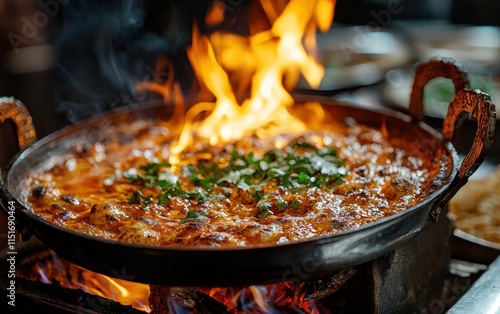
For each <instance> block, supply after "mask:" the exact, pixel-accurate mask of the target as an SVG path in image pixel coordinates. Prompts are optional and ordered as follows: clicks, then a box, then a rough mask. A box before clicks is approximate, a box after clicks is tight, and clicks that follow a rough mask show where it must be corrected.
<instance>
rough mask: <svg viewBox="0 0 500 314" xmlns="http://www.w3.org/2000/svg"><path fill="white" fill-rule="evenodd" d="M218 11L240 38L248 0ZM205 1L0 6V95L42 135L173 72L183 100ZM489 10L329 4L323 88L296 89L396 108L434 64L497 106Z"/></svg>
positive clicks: (491, 5) (2, 2) (435, 91)
mask: <svg viewBox="0 0 500 314" xmlns="http://www.w3.org/2000/svg"><path fill="white" fill-rule="evenodd" d="M216 2H222V3H225V5H226V16H225V20H224V23H222V24H221V25H218V26H217V27H219V28H227V29H231V30H236V31H238V32H243V33H244V32H245V26H244V25H245V24H244V18H245V16H246V13H247V12H248V7H249V6H250V4H251V1H244V0H226V1H221V0H218V1H216ZM213 3H214V1H213V0H210V1H205V0H188V1H169V0H162V1H158V0H149V1H143V0H122V1H116V0H107V1H97V0H92V1H90V0H85V1H83V0H0V96H14V97H16V98H18V99H20V100H22V101H23V102H24V103H25V104H26V106H27V107H28V109H29V111H30V113H31V115H32V116H33V120H34V125H35V128H36V130H37V134H38V137H39V138H41V137H44V136H45V135H47V134H49V133H52V132H54V131H55V130H57V129H59V128H61V127H63V126H65V125H68V124H70V123H73V122H76V121H78V120H81V119H83V118H86V117H89V116H92V115H95V114H97V113H99V112H103V111H106V110H109V109H112V108H114V107H118V106H121V105H130V104H133V103H141V102H147V101H150V100H151V97H153V96H151V95H145V94H143V93H141V92H140V91H138V90H137V89H136V86H137V83H138V82H140V81H144V80H146V81H148V80H149V81H156V82H163V81H164V80H166V79H168V77H169V76H170V75H172V74H173V72H175V80H176V81H178V82H179V84H180V86H181V87H182V89H183V91H184V92H185V93H189V91H190V90H191V88H192V79H193V75H192V70H191V67H190V65H189V62H188V60H187V57H186V54H185V51H186V48H187V47H188V46H189V44H190V37H191V30H192V24H193V21H197V23H198V25H200V28H201V31H202V32H210V31H212V30H213V28H211V27H209V26H207V25H205V23H204V17H205V14H206V12H207V8H209V7H210V6H211V5H212V4H213ZM498 12H500V2H499V1H496V0H481V1H472V0H440V1H432V0H401V1H398V0H338V1H337V6H336V11H335V18H334V25H333V27H332V29H331V30H330V32H328V33H327V34H319V35H318V44H319V47H318V58H319V60H320V61H321V62H323V64H324V65H325V67H326V76H325V79H324V80H323V82H322V84H321V86H320V87H319V88H315V89H312V88H311V87H309V86H307V84H306V83H304V82H301V83H299V85H298V86H297V91H296V92H300V93H317V94H323V95H329V96H332V97H337V98H339V99H347V100H352V101H356V102H358V103H361V104H365V105H367V106H382V107H386V106H387V107H391V108H393V109H396V110H400V111H405V110H406V109H407V108H406V106H407V101H408V97H409V92H410V86H411V81H412V68H413V66H414V64H415V63H417V62H419V61H422V60H426V59H428V58H430V57H432V56H437V55H442V56H449V57H456V58H457V59H459V60H460V61H462V62H463V64H464V65H465V67H466V68H468V69H469V70H470V72H471V74H472V75H473V77H474V79H473V80H474V84H476V86H477V88H481V89H484V90H486V91H487V92H489V93H491V96H492V98H493V101H495V98H496V97H497V96H496V93H497V92H498V90H499V89H498V88H497V86H498V74H499V73H500V31H499V29H498V28H497V26H500V18H499V17H498ZM158 60H165V62H157V61H158ZM166 64H169V65H171V67H169V66H166ZM446 84H448V83H447V82H437V83H435V84H434V85H435V86H433V87H432V90H431V91H430V92H429V93H431V94H430V95H429V97H428V102H429V105H427V107H426V110H427V111H426V114H427V118H428V119H429V121H430V123H434V124H435V125H437V126H439V123H440V120H439V119H440V118H441V117H442V115H443V110H446V101H447V97H453V96H452V95H451V96H450V95H449V94H450V91H449V89H450V86H449V84H448V85H446ZM153 98H154V97H153ZM497 101H498V100H497ZM443 106H444V107H443ZM443 108H444V109H443ZM14 134H15V132H14V126H13V124H12V123H11V122H9V121H7V122H5V123H2V124H0V152H1V153H0V166H1V167H2V168H3V167H4V166H5V165H6V164H7V162H8V161H9V160H10V159H11V158H12V156H13V155H14V154H15V153H16V151H17V149H18V148H17V146H16V145H17V144H16V139H15V136H14ZM495 158H496V157H494V158H493V159H491V158H490V159H491V163H492V164H494V165H496V163H497V160H496V159H495ZM0 217H2V218H0V219H3V216H2V215H0ZM4 225H5V223H0V226H2V227H3V226H4Z"/></svg>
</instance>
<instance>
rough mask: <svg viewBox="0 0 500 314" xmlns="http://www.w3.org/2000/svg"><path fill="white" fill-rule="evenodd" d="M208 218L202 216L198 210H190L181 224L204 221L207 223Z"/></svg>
mask: <svg viewBox="0 0 500 314" xmlns="http://www.w3.org/2000/svg"><path fill="white" fill-rule="evenodd" d="M207 220H208V218H207V217H206V216H204V215H202V214H200V212H198V211H196V210H190V211H188V213H187V215H186V217H184V218H183V219H182V220H181V224H184V223H186V222H203V221H207Z"/></svg>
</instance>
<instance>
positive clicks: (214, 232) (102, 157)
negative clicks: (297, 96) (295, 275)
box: [24, 119, 449, 247]
mask: <svg viewBox="0 0 500 314" xmlns="http://www.w3.org/2000/svg"><path fill="white" fill-rule="evenodd" d="M110 128H112V130H110V131H108V132H106V134H107V135H106V136H105V137H104V138H103V139H102V140H99V141H95V142H93V143H92V142H89V143H79V144H75V145H74V147H72V149H71V152H70V153H68V154H66V155H64V156H61V157H60V158H59V160H58V161H57V162H53V163H52V164H51V166H49V167H45V169H40V171H38V173H33V174H32V175H31V176H30V177H27V178H25V180H24V184H25V188H26V189H25V190H26V194H25V198H26V200H25V201H26V202H27V203H28V204H29V207H31V208H32V209H33V211H34V213H35V214H36V215H38V216H40V217H42V218H43V219H45V220H46V221H48V222H50V223H53V224H55V225H58V226H61V227H64V228H66V229H70V230H74V231H77V232H81V233H85V234H88V235H91V236H96V237H101V238H105V239H110V240H116V241H123V242H128V243H135V244H145V245H152V246H168V247H241V246H258V245H276V244H281V243H287V242H291V241H300V240H307V239H312V238H316V237H320V236H326V235H333V234H337V233H339V232H342V231H346V230H350V229H353V228H358V227H360V226H363V225H366V224H369V223H371V222H375V221H378V220H380V219H383V218H385V217H388V216H391V215H394V214H396V213H399V212H401V211H404V210H407V209H408V208H410V207H412V206H414V205H416V204H418V203H419V202H420V201H421V200H422V199H423V198H424V197H426V196H427V195H428V194H429V193H431V192H433V191H434V190H436V189H437V188H439V186H440V185H442V179H443V176H444V175H445V174H446V173H447V172H448V167H449V166H448V164H449V161H448V159H449V157H448V156H447V154H446V150H445V149H444V148H443V147H442V146H441V147H440V145H441V143H440V142H439V141H438V140H434V139H433V138H431V139H432V140H434V141H435V142H436V143H434V144H433V145H436V147H438V149H436V147H433V149H422V146H420V145H418V143H416V142H415V141H413V142H412V141H409V140H408V139H407V138H403V137H401V138H399V137H397V136H394V135H392V136H389V135H388V134H387V132H385V130H384V128H381V129H380V128H374V127H368V126H365V125H362V124H359V123H356V122H355V121H354V120H352V119H348V120H346V121H345V122H335V121H330V122H328V123H324V124H323V125H321V126H320V127H318V128H309V129H306V130H305V131H301V132H300V133H299V134H292V133H286V134H283V133H281V134H275V135H273V136H271V137H267V138H259V137H258V136H256V135H255V134H253V135H246V136H244V137H242V138H241V139H239V140H237V141H229V142H226V143H219V144H217V145H215V146H214V145H210V144H209V143H208V142H207V141H203V140H202V139H197V138H194V141H193V143H194V144H193V145H192V146H191V147H189V148H187V149H185V150H183V151H182V153H181V154H179V155H178V156H176V162H175V163H172V162H169V160H171V158H170V157H171V147H172V145H173V143H175V138H176V137H175V136H176V135H175V134H172V132H171V128H170V126H169V124H168V123H166V122H162V121H153V120H151V121H134V122H132V123H130V124H119V125H115V126H111V127H110Z"/></svg>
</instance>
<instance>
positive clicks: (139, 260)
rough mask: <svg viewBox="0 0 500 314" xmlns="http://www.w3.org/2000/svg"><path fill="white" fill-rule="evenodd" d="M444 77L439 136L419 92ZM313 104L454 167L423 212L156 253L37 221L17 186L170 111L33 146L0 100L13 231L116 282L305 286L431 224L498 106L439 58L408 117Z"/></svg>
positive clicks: (100, 121) (23, 122)
mask: <svg viewBox="0 0 500 314" xmlns="http://www.w3.org/2000/svg"><path fill="white" fill-rule="evenodd" d="M438 76H442V77H447V78H450V79H451V80H452V81H453V82H454V84H455V91H456V97H455V99H454V100H453V101H452V103H451V104H450V108H449V110H448V114H447V116H446V118H445V120H444V123H443V130H442V133H440V132H438V131H437V130H435V129H433V128H431V127H429V126H428V125H426V124H424V123H423V122H421V121H420V120H421V118H422V116H423V108H422V94H423V87H424V85H425V84H426V83H427V82H428V81H429V80H430V79H432V78H434V77H438ZM312 97H313V96H307V98H306V99H301V98H300V97H297V103H300V102H301V101H305V100H315V101H319V102H320V103H321V104H322V106H323V108H324V109H325V110H326V111H327V112H329V113H331V114H332V116H334V117H335V118H336V119H339V121H340V120H343V119H346V118H353V119H355V120H356V121H357V122H358V123H362V124H366V125H368V126H374V127H380V126H381V125H382V124H384V125H385V126H386V128H387V132H388V134H389V136H391V134H392V135H398V136H402V137H404V138H407V139H408V140H410V141H415V142H416V143H418V145H427V146H426V147H427V149H429V147H431V148H432V145H434V144H432V143H443V146H444V147H445V150H446V153H447V154H448V157H449V158H448V159H449V160H450V163H449V171H448V174H447V175H446V176H445V178H444V179H443V180H442V182H441V185H440V187H439V188H438V189H437V190H435V191H434V192H432V193H431V194H429V195H427V196H426V197H424V198H423V199H422V201H421V202H420V203H419V204H417V205H415V206H412V207H410V208H408V209H406V210H404V211H402V212H400V213H398V214H395V215H393V216H390V217H386V218H384V219H382V220H379V221H376V222H373V223H370V224H368V225H365V226H362V227H360V228H357V229H352V230H348V231H344V232H341V233H337V234H332V235H328V236H321V237H316V238H312V239H309V240H303V241H297V242H290V243H285V244H279V245H266V246H253V247H235V248H212V247H156V246H147V245H138V244H130V243H125V242H118V241H113V240H107V239H103V238H99V237H94V236H90V235H86V234H83V233H79V232H75V231H72V230H68V229H65V228H62V227H60V226H57V225H54V224H52V223H49V222H47V221H45V220H43V219H42V218H40V217H38V216H37V215H35V214H34V213H33V210H32V209H31V208H30V207H29V206H28V205H27V201H26V199H25V197H23V188H22V184H21V182H22V180H23V178H25V177H26V176H29V175H30V173H32V172H33V171H37V170H39V169H42V168H47V167H50V163H51V162H53V161H54V159H57V156H62V155H64V154H66V153H68V152H70V151H71V149H72V148H73V147H74V146H75V145H76V144H77V143H82V142H90V143H93V142H95V141H100V140H102V139H103V138H105V137H106V132H107V129H109V126H110V125H114V124H123V123H130V122H131V121H135V120H137V119H149V120H151V119H153V120H155V119H168V115H169V112H168V110H167V109H166V106H165V105H163V104H158V105H153V106H137V107H127V108H120V109H119V110H115V111H112V112H109V113H106V114H103V115H100V116H97V117H94V118H92V119H89V120H86V121H82V122H79V123H76V124H74V125H71V126H69V127H67V128H64V129H62V130H60V131H58V132H55V133H53V134H50V135H49V136H47V137H45V138H43V139H41V140H39V141H36V139H35V138H36V136H35V131H34V129H33V126H32V124H31V117H30V116H29V114H28V112H27V111H26V109H25V107H24V106H23V105H22V103H21V102H19V101H17V100H15V99H13V98H2V99H0V113H1V114H0V120H1V121H4V120H6V119H12V120H13V121H14V123H15V124H16V126H17V130H18V138H19V145H20V147H21V149H22V150H21V152H20V153H19V154H17V155H16V156H15V157H14V158H13V159H12V161H11V162H10V164H9V165H8V166H7V167H6V168H5V169H4V171H3V174H2V186H1V198H2V207H3V209H4V211H5V212H8V211H10V212H11V213H12V209H13V208H14V207H15V214H14V215H15V218H16V227H17V230H18V231H19V232H20V233H21V234H22V235H23V238H24V239H26V238H28V237H29V236H31V235H35V236H36V237H37V238H38V239H40V240H41V241H42V242H43V243H44V244H46V245H47V246H48V247H49V248H51V249H52V250H54V251H55V252H56V253H57V254H58V255H60V256H61V257H63V258H65V259H67V260H69V261H71V262H73V263H75V264H77V265H80V266H82V267H84V268H87V269H89V270H92V271H95V272H99V273H102V274H105V275H109V276H117V274H118V275H121V276H126V279H129V280H133V281H137V282H144V283H149V284H161V285H168V286H241V285H250V284H263V283H272V282H278V281H296V282H300V281H303V280H306V279H309V278H312V277H315V276H320V275H323V274H327V273H333V272H335V271H339V270H342V269H345V268H348V267H352V266H355V265H359V264H361V263H363V262H366V261H369V260H372V259H374V258H376V257H379V256H381V255H383V254H385V253H387V252H389V251H391V250H392V249H394V248H395V247H397V246H398V245H400V244H402V243H403V242H405V241H407V240H408V239H410V238H411V237H413V236H414V235H416V234H417V233H418V232H419V231H420V230H422V228H424V227H425V226H426V224H427V223H429V222H431V221H435V220H437V219H438V216H439V214H440V212H441V210H442V209H443V208H444V207H445V206H446V204H447V202H448V201H449V199H450V198H451V197H452V196H453V195H454V194H455V193H456V192H457V191H458V189H459V188H460V187H461V186H463V185H464V184H465V183H466V182H467V179H468V177H469V176H470V175H471V174H472V173H473V172H474V171H475V170H476V169H477V168H478V167H479V165H480V164H481V163H482V161H483V160H484V158H485V157H486V154H487V152H488V150H489V148H490V146H491V144H492V139H493V134H494V128H495V123H496V117H495V108H494V105H493V104H492V103H491V101H490V98H489V96H488V95H486V94H484V93H482V92H480V91H477V90H476V91H473V90H470V89H469V85H468V80H467V78H466V75H465V74H464V72H463V71H462V70H461V68H460V66H459V65H457V63H456V62H455V61H453V60H448V59H436V60H431V61H429V62H426V63H423V64H420V65H418V66H417V69H416V77H415V83H414V87H413V91H412V97H411V105H410V116H407V115H404V114H401V113H396V112H392V111H373V110H367V109H363V108H360V107H356V106H355V105H353V104H347V103H341V102H337V101H333V100H332V99H330V98H317V97H314V98H312ZM468 113H470V114H471V116H472V118H474V119H476V120H477V122H478V127H477V132H476V137H475V141H474V143H473V144H472V147H471V149H470V152H469V154H468V155H467V156H466V157H465V159H464V160H463V161H462V162H461V163H460V162H459V158H458V154H457V152H456V150H455V148H454V147H453V145H452V144H451V140H452V137H453V136H454V133H457V131H458V129H459V127H460V125H461V122H463V121H464V119H467V118H468ZM108 132H109V131H108ZM429 145H430V146H429Z"/></svg>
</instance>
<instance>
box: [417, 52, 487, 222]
mask: <svg viewBox="0 0 500 314" xmlns="http://www.w3.org/2000/svg"><path fill="white" fill-rule="evenodd" d="M436 77H446V78H449V79H451V80H452V81H453V85H454V86H455V98H454V99H453V101H452V102H451V103H450V106H449V107H448V112H447V113H446V117H445V119H444V122H443V131H442V133H443V135H444V137H445V138H446V139H447V140H448V141H450V142H451V141H453V140H454V139H455V138H456V135H457V134H458V133H459V131H460V129H461V127H462V125H463V123H464V121H465V120H466V119H467V118H468V116H469V114H470V115H471V117H472V118H473V119H475V120H476V121H477V130H476V135H475V138H474V142H473V143H472V147H471V149H470V150H469V153H468V154H467V156H466V157H465V158H464V159H463V161H462V163H461V164H460V167H459V168H458V172H457V175H456V176H455V177H454V178H453V181H452V182H451V183H450V185H449V186H448V188H447V189H446V190H445V191H444V192H443V193H442V194H441V196H440V198H438V199H437V201H436V203H435V204H437V205H435V206H434V207H433V209H432V211H431V212H430V217H431V220H432V221H433V222H436V221H437V219H438V217H439V214H440V213H441V211H442V210H443V208H444V207H445V206H446V205H447V204H448V202H449V201H450V199H451V198H452V197H453V196H454V195H455V194H456V193H457V191H458V190H459V189H460V188H461V187H462V186H464V185H465V183H467V181H468V179H469V177H470V176H471V175H472V174H473V173H474V172H475V171H476V170H477V168H479V166H480V165H481V163H482V162H483V161H484V159H485V158H486V155H487V153H488V151H489V149H490V147H491V145H492V143H493V136H494V133H495V124H496V112H495V105H494V104H493V103H492V102H491V99H490V96H489V95H488V94H486V93H483V92H481V91H479V90H471V89H470V88H469V86H470V85H469V80H468V78H467V74H466V73H465V71H464V70H463V69H462V66H461V64H460V63H458V62H457V61H455V60H454V59H450V58H439V59H433V60H431V61H429V62H426V63H422V64H419V65H418V66H417V69H416V72H415V82H414V84H413V89H412V93H411V99H410V115H411V117H412V118H413V119H414V120H415V121H421V120H422V118H423V115H424V108H423V102H422V97H423V88H424V86H425V84H427V82H429V81H430V80H431V79H433V78H436Z"/></svg>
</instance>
